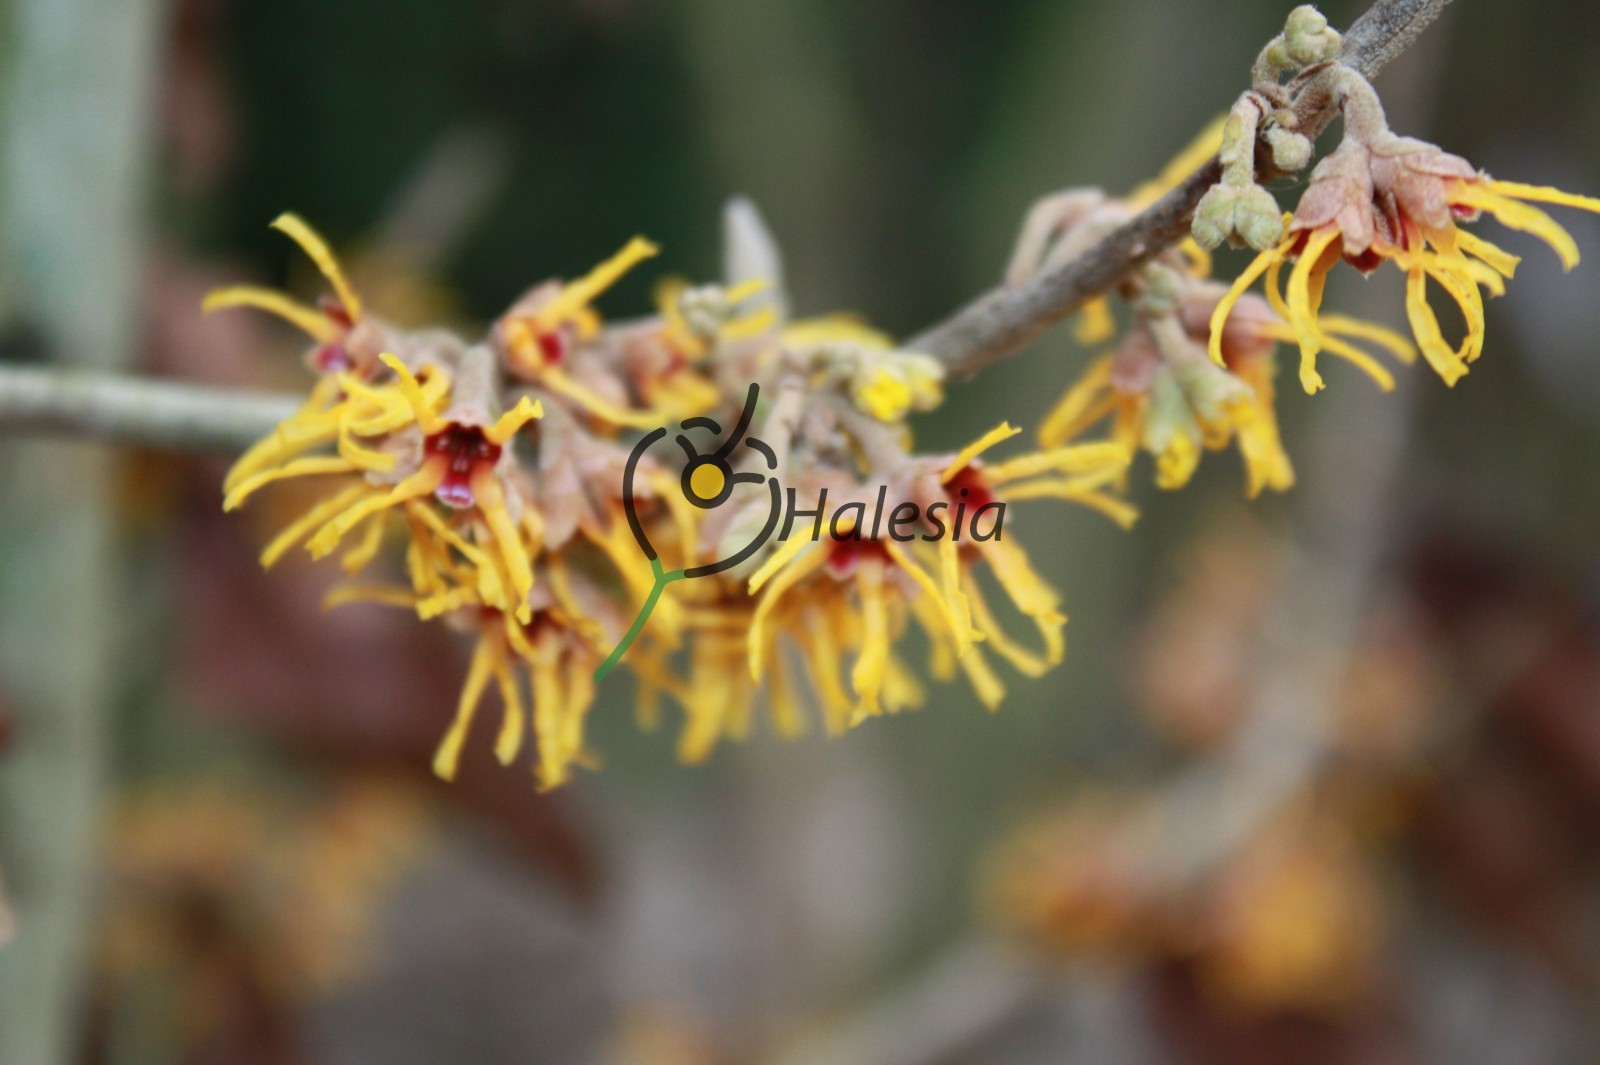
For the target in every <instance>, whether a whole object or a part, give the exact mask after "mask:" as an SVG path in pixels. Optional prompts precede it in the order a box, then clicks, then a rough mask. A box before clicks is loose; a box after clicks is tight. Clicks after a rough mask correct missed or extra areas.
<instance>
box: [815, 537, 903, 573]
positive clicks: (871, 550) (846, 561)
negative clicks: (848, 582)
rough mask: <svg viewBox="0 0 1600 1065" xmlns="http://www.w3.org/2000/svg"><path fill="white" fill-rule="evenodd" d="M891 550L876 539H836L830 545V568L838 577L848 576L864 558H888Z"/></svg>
mask: <svg viewBox="0 0 1600 1065" xmlns="http://www.w3.org/2000/svg"><path fill="white" fill-rule="evenodd" d="M888 557H889V550H888V548H886V547H884V546H883V545H882V544H880V543H879V542H878V541H876V540H835V541H834V542H833V543H831V544H829V545H828V569H829V570H831V571H832V572H833V575H834V576H836V577H848V576H850V575H851V574H852V573H854V572H855V571H856V566H857V565H858V564H859V563H860V562H861V560H862V559H866V558H881V559H888Z"/></svg>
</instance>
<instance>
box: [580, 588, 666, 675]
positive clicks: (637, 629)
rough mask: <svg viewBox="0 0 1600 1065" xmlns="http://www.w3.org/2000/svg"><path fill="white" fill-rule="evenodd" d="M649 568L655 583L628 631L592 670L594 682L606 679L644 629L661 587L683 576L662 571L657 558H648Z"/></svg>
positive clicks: (659, 596) (659, 594) (659, 595)
mask: <svg viewBox="0 0 1600 1065" xmlns="http://www.w3.org/2000/svg"><path fill="white" fill-rule="evenodd" d="M650 570H651V572H652V573H654V574H655V575H656V579H655V583H654V584H652V585H651V586H650V594H649V595H647V596H645V597H644V605H643V606H641V607H640V608H639V614H638V616H637V617H635V618H634V619H633V624H632V625H630V626H628V631H627V633H626V634H625V635H624V636H623V637H622V642H621V643H619V644H617V646H616V649H615V650H613V651H612V652H611V653H610V654H609V655H607V656H606V660H605V661H604V662H601V663H600V668H599V669H597V670H595V671H594V679H595V682H596V683H598V682H600V681H602V680H605V679H606V674H607V673H610V672H611V670H612V668H613V667H614V666H615V665H616V664H617V663H618V662H620V661H622V656H623V655H625V654H627V652H628V648H630V647H632V646H633V641H634V640H636V639H638V638H639V633H641V632H643V631H644V623H645V622H647V621H649V620H650V612H651V611H652V610H654V609H655V608H656V600H657V599H660V598H661V591H662V589H664V588H665V587H666V586H667V585H669V584H671V583H672V582H673V581H675V580H679V579H681V578H682V577H683V570H681V569H675V570H667V571H665V572H663V571H662V569H661V560H660V559H659V558H652V559H651V560H650Z"/></svg>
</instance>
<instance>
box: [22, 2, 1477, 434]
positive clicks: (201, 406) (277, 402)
mask: <svg viewBox="0 0 1600 1065" xmlns="http://www.w3.org/2000/svg"><path fill="white" fill-rule="evenodd" d="M1449 2H1450V0H1377V2H1376V3H1374V4H1373V5H1372V7H1370V8H1369V9H1368V10H1367V11H1366V13H1365V14H1363V15H1362V16H1361V17H1360V18H1359V19H1357V20H1356V21H1355V23H1354V24H1352V25H1351V26H1350V28H1349V30H1348V31H1347V32H1346V33H1345V35H1344V52H1343V55H1342V58H1343V60H1344V62H1345V63H1347V64H1348V65H1350V66H1353V67H1355V68H1356V69H1357V70H1359V71H1360V72H1361V73H1362V74H1364V75H1366V76H1367V77H1372V76H1373V75H1375V74H1377V72H1378V71H1379V70H1381V69H1382V68H1383V67H1384V65H1385V64H1387V63H1388V62H1389V61H1390V60H1392V59H1394V57H1395V56H1397V55H1399V54H1400V53H1401V52H1403V51H1405V49H1406V47H1407V46H1409V45H1410V44H1411V43H1412V42H1413V41H1414V40H1416V38H1417V35H1418V34H1420V33H1421V32H1422V31H1423V29H1425V28H1426V27H1427V26H1428V24H1429V23H1431V22H1433V20H1434V19H1436V18H1438V16H1439V13H1440V12H1441V11H1442V10H1443V9H1444V7H1445V5H1446V4H1448V3H1449ZM1297 102H1298V104H1299V105H1300V106H1301V109H1302V114H1301V129H1302V130H1304V131H1306V132H1308V133H1310V134H1311V135H1313V136H1314V135H1315V134H1317V133H1320V132H1321V131H1322V130H1323V129H1324V128H1325V127H1326V126H1327V125H1328V123H1329V122H1331V121H1332V120H1333V117H1334V110H1333V108H1332V106H1331V99H1330V97H1329V95H1328V94H1327V93H1326V92H1323V91H1319V87H1318V82H1317V79H1315V78H1313V79H1311V81H1310V82H1309V83H1308V84H1307V85H1306V86H1305V88H1304V89H1303V90H1302V91H1301V93H1300V95H1299V98H1298V101H1297ZM1220 174H1221V168H1220V166H1219V164H1218V162H1217V161H1216V160H1215V159H1213V160H1211V161H1210V162H1209V163H1207V164H1205V165H1204V166H1202V167H1200V169H1198V170H1196V171H1195V172H1194V173H1193V174H1191V175H1190V176H1189V177H1188V178H1186V179H1184V181H1183V182H1182V184H1180V185H1178V187H1177V188H1175V189H1173V190H1172V191H1171V192H1169V193H1167V194H1166V195H1165V196H1163V197H1162V198H1161V199H1160V200H1158V201H1156V203H1154V204H1152V205H1151V206H1150V207H1149V208H1148V209H1147V210H1145V211H1144V212H1143V213H1142V214H1140V215H1139V216H1138V217H1137V218H1135V219H1133V220H1132V221H1131V222H1129V223H1128V224H1127V225H1124V226H1123V227H1122V228H1120V229H1118V230H1117V231H1116V232H1114V233H1112V234H1111V235H1110V236H1108V237H1106V238H1105V239H1104V240H1103V241H1101V242H1100V243H1099V244H1098V245H1096V246H1095V247H1093V248H1091V249H1090V250H1089V251H1088V252H1086V253H1085V254H1083V255H1082V256H1080V257H1078V258H1076V259H1073V260H1072V261H1071V262H1068V263H1066V264H1064V265H1062V266H1061V267H1059V268H1057V269H1056V270H1053V271H1051V272H1050V273H1047V274H1044V275H1041V276H1040V277H1037V278H1035V279H1033V280H1031V281H1029V282H1028V283H1026V284H1023V285H1018V286H1016V287H1001V288H996V289H992V290H990V291H989V292H986V293H984V294H983V295H982V296H979V297H978V298H977V299H975V300H974V301H973V302H971V303H969V304H968V305H967V306H965V307H963V308H962V309H960V310H958V311H957V312H956V313H955V314H953V315H951V316H950V317H949V318H948V319H946V320H945V321H943V322H941V323H939V324H937V325H935V326H932V327H930V328H929V329H927V330H925V331H924V332H922V333H920V334H918V335H917V336H914V337H912V338H911V339H910V340H909V341H907V342H906V347H908V348H911V349H913V350H916V351H923V352H927V353H928V354H930V355H935V356H937V357H938V358H940V359H941V360H942V361H943V362H944V363H945V365H946V367H947V368H948V370H949V372H950V373H951V374H953V375H955V376H970V375H971V374H974V373H976V372H977V371H979V370H981V369H983V368H984V367H986V366H989V365H991V364H993V363H995V362H998V361H1000V360H1001V359H1005V358H1007V357H1009V356H1011V355H1014V354H1016V353H1017V352H1019V351H1020V350H1022V348H1024V347H1026V346H1027V344H1028V343H1029V342H1030V341H1031V340H1033V339H1034V338H1035V337H1037V336H1038V335H1039V334H1040V333H1042V332H1043V331H1044V330H1046V329H1048V328H1049V327H1050V326H1052V325H1055V324H1056V323H1058V322H1060V321H1061V320H1062V319H1064V318H1067V317H1068V316H1070V315H1072V314H1073V313H1075V312H1076V311H1077V310H1078V309H1079V308H1081V307H1082V306H1083V304H1084V303H1085V302H1087V301H1088V300H1089V299H1091V298H1093V297H1094V296H1096V295H1099V294H1100V293H1102V292H1105V291H1107V290H1109V289H1111V288H1112V287H1113V286H1115V285H1117V284H1118V283H1119V282H1121V281H1122V280H1123V279H1124V278H1126V277H1127V276H1128V275H1129V274H1131V273H1132V272H1133V271H1134V270H1137V269H1138V268H1139V267H1140V266H1142V265H1144V264H1145V263H1147V262H1149V261H1150V259H1151V258H1153V257H1154V256H1156V255H1158V254H1160V253H1161V252H1162V251H1163V250H1165V249H1167V248H1169V247H1171V246H1172V245H1174V244H1176V243H1177V242H1178V241H1180V240H1182V239H1183V238H1184V236H1185V235H1187V233H1188V232H1189V222H1190V219H1191V218H1192V217H1193V215H1194V209H1195V206H1196V205H1197V204H1198V203H1199V202H1200V197H1201V196H1203V195H1205V192H1206V190H1207V189H1208V188H1210V187H1211V186H1212V185H1214V184H1215V183H1216V182H1217V180H1218V178H1219V176H1220ZM296 403H297V399H296V397H293V396H284V395H271V394H263V393H256V392H246V391H237V390H223V389H215V388H200V387H196V386H192V385H183V384H168V383H163V382H157V381H147V380H146V381H141V380H135V379H129V378H119V377H108V376H101V377H90V376H86V375H85V376H74V377H66V376H62V375H58V374H52V373H47V372H41V371H35V370H25V369H13V368H6V367H3V366H0V433H3V432H6V431H8V430H9V431H16V430H24V431H41V430H42V431H52V432H59V433H66V434H71V435H76V436H83V437H91V438H99V439H103V440H108V441H116V442H122V443H137V444H147V445H152V446H157V447H168V448H181V449H193V450H221V451H238V450H242V449H243V448H244V447H246V446H247V445H248V444H250V443H251V442H252V441H254V440H256V439H258V438H260V437H261V436H264V435H265V434H267V433H268V432H270V431H271V430H272V428H273V426H275V425H276V424H277V423H278V422H279V421H280V420H282V418H284V417H285V416H287V414H288V413H289V412H290V411H292V410H293V409H294V406H295V404H296Z"/></svg>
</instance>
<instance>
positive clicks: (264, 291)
mask: <svg viewBox="0 0 1600 1065" xmlns="http://www.w3.org/2000/svg"><path fill="white" fill-rule="evenodd" d="M229 307H254V308H255V309H256V310H259V311H266V312H267V313H268V314H275V315H277V316H278V317H279V318H282V319H283V320H284V321H286V322H288V323H290V324H291V325H293V326H295V327H296V328H298V329H299V330H300V331H301V332H303V333H305V334H307V335H308V336H310V337H311V339H312V340H315V341H317V342H318V343H321V344H327V343H330V342H332V341H333V340H334V339H335V338H337V337H338V335H339V326H338V325H337V324H335V322H334V321H333V319H332V318H329V317H328V316H327V315H325V314H323V313H322V312H321V311H319V310H317V309H316V308H315V307H308V306H307V305H305V304H304V303H301V302H300V301H299V300H297V299H295V298H293V297H292V296H287V295H285V294H284V293H282V292H276V291H274V290H272V289H270V288H258V287H256V286H255V285H230V286H228V287H227V288H217V289H212V290H211V291H210V292H208V293H206V298H205V299H204V300H202V301H201V303H200V310H201V312H202V313H205V314H210V313H211V312H212V311H220V310H224V309H225V308H229Z"/></svg>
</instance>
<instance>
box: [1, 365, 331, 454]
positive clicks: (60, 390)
mask: <svg viewBox="0 0 1600 1065" xmlns="http://www.w3.org/2000/svg"><path fill="white" fill-rule="evenodd" d="M299 404H300V399H299V398H298V397H296V396H287V395H276V394H273V393H268V392H249V391H242V390H238V389H221V388H207V387H204V386H200V385H190V384H180V383H177V382H169V381H157V380H148V379H139V378H132V377H114V376H111V375H109V374H90V373H83V372H78V371H72V370H33V369H16V368H10V367H0V426H3V427H5V428H6V429H27V430H36V431H37V430H45V431H57V432H65V433H71V434H72V435H74V436H81V437H89V438H98V439H103V440H115V441H124V442H136V443H140V444H147V445H150V446H153V447H167V448H175V449H180V450H193V451H208V450H214V451H242V450H244V449H245V448H246V447H248V446H249V445H250V444H251V443H252V442H254V441H256V440H258V439H260V438H261V437H263V436H265V435H266V434H267V433H270V432H271V431H272V428H273V426H275V425H277V424H278V423H279V422H281V421H282V420H283V419H285V418H287V417H288V416H289V415H290V414H292V413H293V412H294V410H295V408H296V407H297V406H298V405H299Z"/></svg>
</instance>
